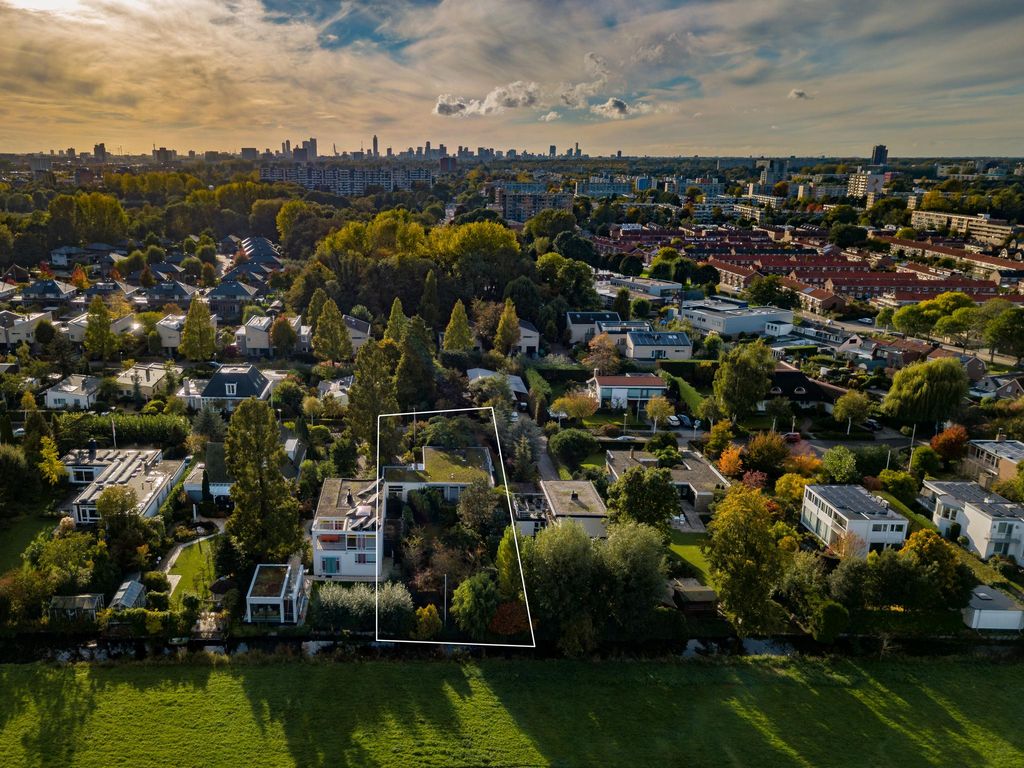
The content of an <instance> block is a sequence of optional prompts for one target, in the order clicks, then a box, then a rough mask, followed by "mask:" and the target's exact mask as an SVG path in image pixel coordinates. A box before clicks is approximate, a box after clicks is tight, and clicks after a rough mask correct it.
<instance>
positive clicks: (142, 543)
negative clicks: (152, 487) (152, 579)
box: [96, 485, 163, 570]
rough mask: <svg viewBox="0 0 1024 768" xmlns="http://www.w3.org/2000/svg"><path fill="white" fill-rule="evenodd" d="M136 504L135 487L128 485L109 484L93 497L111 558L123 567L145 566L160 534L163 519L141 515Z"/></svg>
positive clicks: (136, 567)
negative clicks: (151, 518)
mask: <svg viewBox="0 0 1024 768" xmlns="http://www.w3.org/2000/svg"><path fill="white" fill-rule="evenodd" d="M138 506H139V499H138V496H137V495H136V493H135V489H134V488H132V487H131V486H128V485H111V486H109V487H107V488H106V489H104V491H103V492H102V493H101V494H100V495H99V498H97V499H96V512H97V514H99V517H100V530H101V531H102V532H103V535H104V537H105V539H106V543H107V548H108V549H109V552H110V557H111V558H112V559H113V560H114V562H115V563H117V565H118V567H119V568H121V569H122V570H135V569H141V568H144V567H145V566H146V565H147V562H148V559H149V558H148V556H149V551H150V549H151V548H152V547H154V546H156V545H158V544H159V542H160V539H161V535H162V533H163V522H162V521H160V520H147V519H145V518H143V517H142V516H141V515H140V514H139V509H138Z"/></svg>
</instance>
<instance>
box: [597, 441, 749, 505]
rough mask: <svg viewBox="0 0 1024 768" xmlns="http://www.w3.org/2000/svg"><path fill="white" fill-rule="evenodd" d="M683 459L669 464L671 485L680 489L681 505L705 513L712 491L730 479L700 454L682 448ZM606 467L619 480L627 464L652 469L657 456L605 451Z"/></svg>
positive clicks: (655, 465) (726, 486) (643, 452)
mask: <svg viewBox="0 0 1024 768" xmlns="http://www.w3.org/2000/svg"><path fill="white" fill-rule="evenodd" d="M680 454H681V455H682V461H681V462H680V463H679V464H677V465H676V466H674V467H669V468H668V471H669V474H670V475H671V476H672V485H674V486H675V487H676V490H677V491H679V498H680V501H681V502H682V503H683V504H688V505H690V506H692V507H693V509H694V511H695V512H697V513H702V512H707V511H708V508H709V507H710V506H711V502H712V501H714V498H715V491H720V490H724V489H726V488H728V487H729V480H728V479H727V478H726V477H725V476H724V475H722V473H720V472H719V471H718V470H717V469H715V467H714V466H713V465H712V464H710V463H709V462H708V461H706V460H705V459H704V457H703V456H701V455H700V454H699V453H696V452H694V451H689V450H682V451H681V452H680ZM604 455H605V467H606V468H607V469H608V474H609V475H611V478H612V481H615V480H618V479H619V478H620V477H621V476H622V475H623V474H624V473H625V472H626V470H627V469H629V468H630V467H644V468H655V467H657V466H658V457H657V456H655V455H654V454H653V453H648V452H647V451H637V450H635V449H632V448H631V449H630V450H628V451H605V454H604Z"/></svg>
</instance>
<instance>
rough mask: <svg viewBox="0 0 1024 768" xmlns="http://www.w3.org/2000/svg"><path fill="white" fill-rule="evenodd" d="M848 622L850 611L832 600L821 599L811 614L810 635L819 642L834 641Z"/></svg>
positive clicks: (844, 629)
mask: <svg viewBox="0 0 1024 768" xmlns="http://www.w3.org/2000/svg"><path fill="white" fill-rule="evenodd" d="M849 624H850V612H849V611H848V610H847V609H846V607H845V606H843V605H840V604H839V603H837V602H835V601H833V600H823V601H821V602H820V603H818V604H817V605H816V606H815V607H814V611H813V613H812V614H811V636H812V637H813V638H814V639H815V640H817V641H818V642H819V643H834V642H835V641H836V638H837V637H839V635H841V634H842V633H843V632H845V631H846V628H847V627H848V626H849Z"/></svg>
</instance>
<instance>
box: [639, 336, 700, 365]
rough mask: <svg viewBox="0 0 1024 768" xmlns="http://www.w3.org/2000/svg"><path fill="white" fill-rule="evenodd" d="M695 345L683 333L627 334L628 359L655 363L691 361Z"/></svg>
mask: <svg viewBox="0 0 1024 768" xmlns="http://www.w3.org/2000/svg"><path fill="white" fill-rule="evenodd" d="M692 356H693V343H692V342H691V341H690V337H689V336H687V335H686V334H685V333H682V332H664V331H629V332H628V333H627V334H626V357H628V358H629V359H630V360H637V361H640V362H650V363H653V362H654V361H656V360H689V359H690V358H691V357H692Z"/></svg>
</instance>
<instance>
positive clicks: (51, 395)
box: [45, 373, 100, 411]
mask: <svg viewBox="0 0 1024 768" xmlns="http://www.w3.org/2000/svg"><path fill="white" fill-rule="evenodd" d="M99 392H100V378H99V377H98V376H83V375H81V374H79V373H73V374H71V375H70V376H66V377H65V378H63V379H61V380H60V381H59V382H57V383H56V384H54V385H53V386H52V387H50V388H49V389H48V390H46V395H45V402H46V407H47V408H52V409H54V410H82V411H84V410H87V409H89V408H92V407H93V406H94V405H96V401H97V400H98V399H99Z"/></svg>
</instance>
